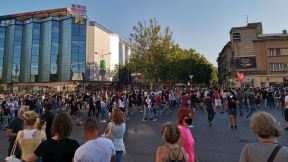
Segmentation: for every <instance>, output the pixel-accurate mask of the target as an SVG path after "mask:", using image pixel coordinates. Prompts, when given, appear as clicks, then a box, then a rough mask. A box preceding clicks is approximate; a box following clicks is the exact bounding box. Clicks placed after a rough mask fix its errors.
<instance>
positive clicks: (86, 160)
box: [74, 137, 116, 162]
mask: <svg viewBox="0 0 288 162" xmlns="http://www.w3.org/2000/svg"><path fill="white" fill-rule="evenodd" d="M115 154H116V152H115V147H114V144H113V143H112V141H111V140H110V139H106V138H102V137H99V138H97V139H94V140H90V141H87V142H86V143H85V144H83V145H82V146H80V147H79V148H78V149H77V150H76V152H75V155H74V161H75V162H110V161H111V157H112V156H113V155H115Z"/></svg>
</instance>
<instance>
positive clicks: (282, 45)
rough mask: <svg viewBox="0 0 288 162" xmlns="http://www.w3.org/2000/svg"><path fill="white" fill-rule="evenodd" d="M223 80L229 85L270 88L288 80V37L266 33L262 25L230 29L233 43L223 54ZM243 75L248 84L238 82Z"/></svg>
mask: <svg viewBox="0 0 288 162" xmlns="http://www.w3.org/2000/svg"><path fill="white" fill-rule="evenodd" d="M217 61H218V69H219V79H220V80H221V83H222V84H224V85H226V86H233V87H240V86H253V87H268V86H271V85H275V84H281V83H282V82H283V80H285V78H288V75H287V72H288V64H287V63H288V35H287V31H286V30H284V31H283V32H282V33H276V34H263V30H262V24H261V23H249V24H248V25H247V26H244V27H233V28H231V30H230V41H229V42H228V43H227V44H226V45H225V46H224V47H223V50H222V51H221V52H220V53H219V57H218V59H217ZM236 72H243V73H244V75H245V82H240V81H238V80H237V79H236Z"/></svg>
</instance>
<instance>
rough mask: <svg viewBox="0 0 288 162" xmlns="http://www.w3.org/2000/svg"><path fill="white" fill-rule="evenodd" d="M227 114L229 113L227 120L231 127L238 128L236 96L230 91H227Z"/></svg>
mask: <svg viewBox="0 0 288 162" xmlns="http://www.w3.org/2000/svg"><path fill="white" fill-rule="evenodd" d="M227 100H228V115H229V122H230V125H231V129H233V128H235V129H238V127H237V103H238V101H237V98H236V96H235V95H234V94H233V92H232V91H230V92H229V93H228V98H227Z"/></svg>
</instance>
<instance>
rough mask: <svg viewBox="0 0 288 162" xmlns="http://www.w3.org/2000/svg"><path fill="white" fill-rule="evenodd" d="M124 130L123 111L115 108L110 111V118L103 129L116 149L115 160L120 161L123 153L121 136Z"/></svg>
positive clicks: (123, 146)
mask: <svg viewBox="0 0 288 162" xmlns="http://www.w3.org/2000/svg"><path fill="white" fill-rule="evenodd" d="M125 130H126V125H125V119H124V114H123V112H122V111H121V110H120V109H118V108H115V109H113V111H112V119H111V122H110V123H109V124H108V127H107V129H106V131H105V134H106V137H107V138H110V139H111V140H112V142H113V144H114V146H115V150H116V162H122V161H123V158H124V153H125V145H124V141H123V136H124V133H125Z"/></svg>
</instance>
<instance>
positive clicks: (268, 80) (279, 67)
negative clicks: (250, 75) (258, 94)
mask: <svg viewBox="0 0 288 162" xmlns="http://www.w3.org/2000/svg"><path fill="white" fill-rule="evenodd" d="M254 46H255V50H256V55H257V57H256V58H257V63H258V66H257V68H258V70H259V71H260V74H259V75H256V76H255V83H256V85H257V86H261V87H268V86H272V85H277V84H279V83H283V82H287V79H288V34H287V31H286V30H284V31H283V32H282V33H277V34H262V35H260V36H259V37H258V39H257V40H255V41H254Z"/></svg>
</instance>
